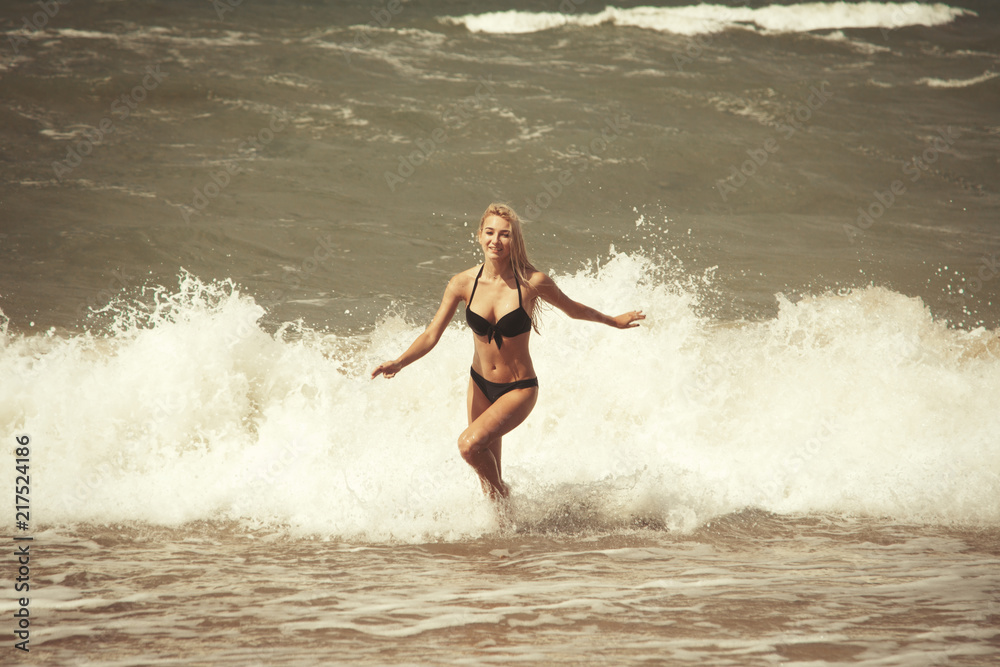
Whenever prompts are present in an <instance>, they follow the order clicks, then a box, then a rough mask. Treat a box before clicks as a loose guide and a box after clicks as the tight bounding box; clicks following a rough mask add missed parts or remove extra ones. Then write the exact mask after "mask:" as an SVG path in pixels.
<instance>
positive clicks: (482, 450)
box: [458, 380, 538, 498]
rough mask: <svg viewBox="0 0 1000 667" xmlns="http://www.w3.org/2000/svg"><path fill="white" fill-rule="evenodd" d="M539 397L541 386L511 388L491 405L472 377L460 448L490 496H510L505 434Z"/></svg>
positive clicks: (459, 442) (459, 439)
mask: <svg viewBox="0 0 1000 667" xmlns="http://www.w3.org/2000/svg"><path fill="white" fill-rule="evenodd" d="M537 399H538V387H527V388H524V389H514V390H513V391H509V392H507V393H506V394H504V395H503V396H501V397H500V398H498V399H497V401H496V403H493V404H490V402H489V400H487V398H486V396H484V395H483V392H482V391H481V390H480V389H479V387H477V386H476V385H475V383H474V382H472V380H469V395H468V407H469V427H468V428H467V429H465V431H463V432H462V435H461V436H459V438H458V449H459V451H460V452H461V454H462V458H463V459H465V461H466V462H467V463H468V464H469V465H470V466H472V468H473V469H474V470H475V471H476V473H477V474H478V475H479V480H480V482H481V483H482V485H483V492H484V493H486V494H487V495H488V496H489V497H490V498H497V497H498V496H499V497H501V498H506V497H507V493H508V491H507V485H506V484H504V483H503V479H502V477H501V466H500V453H501V447H502V437H503V436H504V435H505V434H507V433H510V431H512V430H513V429H514V428H515V427H516V426H518V425H519V424H520V423H521V422H523V421H524V420H525V419H526V418H527V417H528V415H529V414H530V413H531V410H532V408H534V407H535V401H536V400H537Z"/></svg>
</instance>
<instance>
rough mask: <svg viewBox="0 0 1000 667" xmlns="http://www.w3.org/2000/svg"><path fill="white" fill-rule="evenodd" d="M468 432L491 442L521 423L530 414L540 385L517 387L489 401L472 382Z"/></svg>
mask: <svg viewBox="0 0 1000 667" xmlns="http://www.w3.org/2000/svg"><path fill="white" fill-rule="evenodd" d="M469 384H470V387H469V429H468V430H469V431H471V432H472V433H473V434H474V437H476V438H478V439H480V440H485V441H490V440H494V439H496V438H499V437H501V436H503V435H505V434H507V433H510V432H511V431H512V430H513V429H515V428H516V427H517V426H519V425H520V424H521V423H522V422H523V421H524V420H525V419H527V418H528V415H529V414H531V411H532V409H533V408H534V407H535V402H536V401H537V400H538V387H526V388H524V389H514V390H512V391H508V392H507V393H506V394H504V395H503V396H501V397H500V398H498V399H497V400H496V403H493V404H490V402H489V401H488V400H487V399H486V397H485V396H483V393H482V392H481V391H480V390H479V388H478V387H476V386H475V384H474V383H472V382H471V381H470V382H469Z"/></svg>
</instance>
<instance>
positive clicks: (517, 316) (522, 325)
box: [465, 264, 531, 350]
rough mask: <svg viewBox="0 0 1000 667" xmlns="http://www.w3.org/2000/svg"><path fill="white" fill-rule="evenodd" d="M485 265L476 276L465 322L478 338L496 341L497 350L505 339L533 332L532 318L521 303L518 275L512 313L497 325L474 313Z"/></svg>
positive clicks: (466, 308)
mask: <svg viewBox="0 0 1000 667" xmlns="http://www.w3.org/2000/svg"><path fill="white" fill-rule="evenodd" d="M485 268H486V265H485V264H483V265H482V267H480V269H479V273H478V274H477V275H476V283H475V284H474V285H473V286H472V294H470V295H469V304H468V305H467V306H466V307H465V321H466V322H468V323H469V328H470V329H472V331H473V332H475V333H476V335H478V336H486V342H487V343H488V342H490V341H491V340H493V341H496V343H497V349H498V350H499V349H500V348H501V347H502V346H503V339H504V338H505V337H506V338H513V337H514V336H520V335H521V334H526V333H528V332H529V331H531V317H530V316H529V315H528V311H526V310H525V309H524V305H523V304H522V303H521V283H520V282H518V280H517V273H515V274H514V283H515V284H516V285H517V308H516V309H515V310H512V311H510V312H509V313H507V314H506V315H504V316H503V317H501V318H500V319H499V320H497V323H496V324H490V323H489V322H487V321H486V318H485V317H483V316H482V315H479V314H478V313H474V312H472V298H473V297H474V296H476V288H477V287H479V278H480V277H481V276H482V275H483V269H485Z"/></svg>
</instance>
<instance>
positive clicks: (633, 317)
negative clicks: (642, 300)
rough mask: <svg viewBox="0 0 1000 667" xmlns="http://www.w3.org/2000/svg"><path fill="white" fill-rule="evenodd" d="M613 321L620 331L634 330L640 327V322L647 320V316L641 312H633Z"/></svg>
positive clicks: (613, 318) (614, 318)
mask: <svg viewBox="0 0 1000 667" xmlns="http://www.w3.org/2000/svg"><path fill="white" fill-rule="evenodd" d="M611 319H612V321H613V322H614V323H615V324H614V325H615V326H616V327H618V328H619V329H634V328H635V327H637V326H639V320H644V319H646V316H645V315H643V314H642V311H641V310H633V311H631V312H629V313H625V314H624V315H619V316H618V317H612V318H611Z"/></svg>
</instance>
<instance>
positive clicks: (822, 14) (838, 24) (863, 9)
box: [441, 2, 975, 35]
mask: <svg viewBox="0 0 1000 667" xmlns="http://www.w3.org/2000/svg"><path fill="white" fill-rule="evenodd" d="M964 15H975V12H972V11H970V10H966V9H957V8H953V7H949V6H947V5H944V4H940V3H938V4H933V5H926V4H921V3H916V2H908V3H885V2H860V3H848V2H809V3H802V4H796V5H769V6H767V7H759V8H756V9H754V8H750V7H726V6H724V5H709V4H699V5H692V6H686V7H634V8H631V9H620V8H617V7H607V8H605V9H604V10H603V11H601V12H598V13H596V14H570V13H559V12H525V11H517V10H509V11H503V12H489V13H485V14H469V15H466V16H457V17H451V16H449V17H444V18H442V19H441V21H443V22H445V23H451V24H456V25H463V26H465V27H466V28H467V29H468V30H470V31H471V32H489V33H506V34H519V33H530V32H539V31H541V30H550V29H552V28H558V27H562V26H582V27H589V26H596V25H601V24H605V23H609V24H613V25H618V26H630V27H636V28H646V29H649V30H657V31H660V32H670V33H674V34H679V35H703V34H709V33H716V32H722V31H723V30H728V29H745V30H755V31H760V32H775V33H788V32H809V31H813V30H840V29H844V28H884V29H894V28H903V27H906V26H911V25H925V26H934V25H942V24H945V23H949V22H951V21H953V20H954V19H956V18H958V17H959V16H964Z"/></svg>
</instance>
